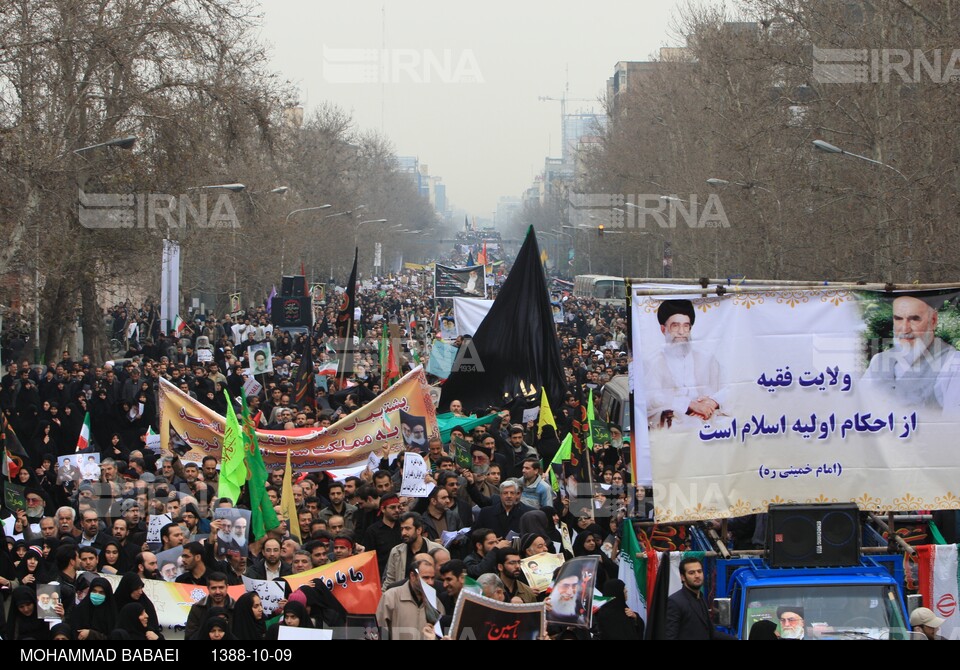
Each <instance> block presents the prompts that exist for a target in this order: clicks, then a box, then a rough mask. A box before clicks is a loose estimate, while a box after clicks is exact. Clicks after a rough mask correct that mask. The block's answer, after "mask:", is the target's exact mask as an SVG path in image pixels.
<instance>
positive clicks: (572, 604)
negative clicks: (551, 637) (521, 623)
mask: <svg viewBox="0 0 960 670" xmlns="http://www.w3.org/2000/svg"><path fill="white" fill-rule="evenodd" d="M579 587H580V575H567V576H566V577H564V578H563V579H558V580H557V581H556V583H555V584H554V585H553V591H552V592H551V593H550V604H551V610H550V613H549V614H548V621H550V622H551V623H565V624H575V625H576V624H579V625H583V623H584V622H585V620H586V616H585V614H584V612H583V611H582V610H581V608H580V603H579V598H578V597H577V595H578V594H577V591H578V590H579Z"/></svg>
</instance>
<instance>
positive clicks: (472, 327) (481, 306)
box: [453, 298, 493, 337]
mask: <svg viewBox="0 0 960 670" xmlns="http://www.w3.org/2000/svg"><path fill="white" fill-rule="evenodd" d="M492 306H493V300H484V299H483V298H454V299H453V320H454V321H455V322H456V324H457V335H469V336H471V337H473V335H474V334H475V333H476V332H477V328H479V327H480V324H481V323H483V320H484V319H485V318H487V312H489V311H490V308H491V307H492Z"/></svg>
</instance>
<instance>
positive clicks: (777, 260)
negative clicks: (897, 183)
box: [707, 147, 836, 279]
mask: <svg viewBox="0 0 960 670" xmlns="http://www.w3.org/2000/svg"><path fill="white" fill-rule="evenodd" d="M834 148H836V147H834ZM707 184H709V185H710V186H712V187H714V188H725V187H727V186H739V187H740V188H742V189H744V190H748V191H751V190H754V189H756V190H758V191H763V192H764V193H769V194H770V196H771V197H772V198H773V200H774V202H776V203H777V228H776V235H775V237H776V239H777V246H776V252H775V253H774V254H773V279H780V275H781V273H782V269H783V204H782V203H781V202H780V198H778V197H777V194H776V193H774V192H773V191H772V190H770V189H769V188H767V187H765V186H761V185H760V184H757V183H756V182H752V181H747V182H744V181H731V180H729V179H720V178H718V177H710V178H709V179H707ZM760 216H761V219H762V218H763V215H762V214H761V215H760ZM764 237H765V236H761V239H763V238H764ZM716 248H717V249H719V245H718V246H717V247H716ZM717 253H718V254H719V251H718V252H717ZM717 265H718V267H716V268H715V271H716V272H717V277H718V278H719V276H720V274H719V272H720V268H719V263H717ZM742 271H743V272H746V270H745V269H744V270H742Z"/></svg>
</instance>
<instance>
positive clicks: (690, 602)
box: [554, 557, 734, 640]
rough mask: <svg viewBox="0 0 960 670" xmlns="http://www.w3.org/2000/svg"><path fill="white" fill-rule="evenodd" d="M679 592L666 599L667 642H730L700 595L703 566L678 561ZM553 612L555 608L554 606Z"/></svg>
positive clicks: (695, 560)
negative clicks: (715, 626) (711, 617)
mask: <svg viewBox="0 0 960 670" xmlns="http://www.w3.org/2000/svg"><path fill="white" fill-rule="evenodd" d="M680 582H681V584H682V586H683V587H682V588H681V589H680V590H679V591H677V592H676V593H674V594H673V595H671V596H670V597H669V598H668V599H667V625H666V630H665V631H664V634H665V639H667V640H732V639H734V638H732V637H730V636H729V635H726V634H725V633H721V632H720V631H717V630H716V629H714V627H713V624H712V623H711V622H710V607H709V605H708V604H707V596H706V595H705V594H704V593H703V563H702V562H701V561H700V559H698V558H693V557H688V558H684V559H683V560H681V561H680ZM554 611H556V605H554Z"/></svg>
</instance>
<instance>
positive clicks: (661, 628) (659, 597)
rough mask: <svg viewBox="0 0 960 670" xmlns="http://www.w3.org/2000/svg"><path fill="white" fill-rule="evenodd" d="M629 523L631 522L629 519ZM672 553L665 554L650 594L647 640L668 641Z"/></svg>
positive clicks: (645, 632)
mask: <svg viewBox="0 0 960 670" xmlns="http://www.w3.org/2000/svg"><path fill="white" fill-rule="evenodd" d="M627 521H628V522H629V521H630V520H629V519H627ZM670 569H671V568H670V552H669V551H665V552H663V556H662V557H661V559H660V565H659V566H657V577H656V579H655V580H654V584H653V593H651V594H648V597H649V600H648V601H647V623H646V629H645V630H644V639H646V640H666V639H667V600H668V599H669V598H670Z"/></svg>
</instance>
